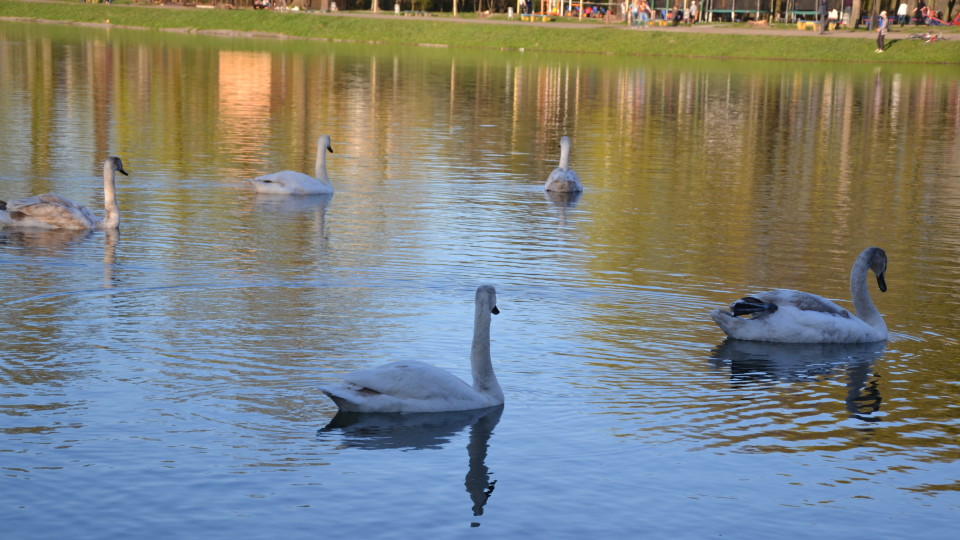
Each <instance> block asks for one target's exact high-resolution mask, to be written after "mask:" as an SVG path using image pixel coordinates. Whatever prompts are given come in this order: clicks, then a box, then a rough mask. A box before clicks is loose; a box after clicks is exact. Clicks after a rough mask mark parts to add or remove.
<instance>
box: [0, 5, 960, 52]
mask: <svg viewBox="0 0 960 540" xmlns="http://www.w3.org/2000/svg"><path fill="white" fill-rule="evenodd" d="M0 17H7V18H25V19H35V20H46V21H60V22H79V23H92V24H103V23H106V22H107V21H109V24H112V25H122V26H131V27H140V28H148V29H175V30H180V31H191V32H224V31H234V32H248V33H253V34H276V35H284V36H290V37H296V38H311V39H330V40H344V41H356V42H374V43H385V44H398V45H419V44H436V45H447V46H451V47H466V48H494V49H497V48H506V49H524V50H528V51H554V52H576V53H593V54H618V55H654V56H682V57H702V58H744V59H783V60H814V61H836V62H850V61H852V62H871V63H879V62H884V63H886V62H908V63H936V64H960V33H952V34H947V36H948V37H949V38H951V39H948V40H946V41H941V42H937V43H931V44H924V43H923V42H921V41H919V40H909V39H897V38H896V36H895V35H891V36H888V39H887V42H888V44H889V47H888V50H887V52H886V53H884V54H883V55H878V54H876V53H874V49H875V48H876V46H875V43H874V40H875V34H874V33H873V32H866V31H860V32H858V33H857V36H858V37H856V38H840V37H839V36H838V37H833V38H823V37H819V36H812V35H803V33H802V31H800V30H795V29H791V30H792V32H796V34H797V35H795V36H794V35H790V33H791V32H790V31H788V32H776V31H773V30H765V29H756V30H753V31H750V32H743V28H742V25H735V26H734V25H728V27H729V29H730V30H731V31H733V30H736V32H737V33H713V32H711V33H701V32H675V31H655V30H644V31H636V30H634V31H631V30H627V29H625V28H624V27H623V26H622V25H602V24H596V23H594V22H590V23H583V24H581V25H577V26H575V27H570V26H569V25H562V26H561V25H551V24H542V25H531V24H529V23H521V22H512V23H509V24H488V23H484V22H480V21H478V22H475V23H472V22H451V21H449V20H447V19H446V18H444V17H431V18H420V17H418V18H410V17H396V18H393V17H387V18H375V17H369V16H363V15H362V14H360V15H358V16H346V15H326V14H312V13H295V12H294V13H275V12H263V11H254V10H250V9H243V10H220V9H216V10H214V9H196V8H165V7H157V6H138V5H116V4H115V5H106V4H84V3H80V2H78V1H76V0H74V1H72V2H70V3H63V2H34V1H24V0H0ZM783 28H789V27H783ZM784 33H786V34H787V35H781V34H784Z"/></svg>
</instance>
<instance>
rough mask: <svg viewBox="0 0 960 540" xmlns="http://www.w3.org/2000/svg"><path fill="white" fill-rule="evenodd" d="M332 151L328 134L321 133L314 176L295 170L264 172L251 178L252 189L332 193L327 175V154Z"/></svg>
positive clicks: (294, 192)
mask: <svg viewBox="0 0 960 540" xmlns="http://www.w3.org/2000/svg"><path fill="white" fill-rule="evenodd" d="M326 152H330V153H331V154H332V153H333V147H332V146H331V145H330V136H329V135H321V136H320V138H319V139H317V161H316V168H315V170H314V176H310V175H308V174H303V173H302V172H297V171H280V172H277V173H273V174H265V175H263V176H258V177H257V178H254V179H253V180H251V182H253V189H254V190H256V191H257V192H258V193H269V194H273V195H329V194H332V193H333V184H332V183H331V182H330V177H329V176H327V154H326Z"/></svg>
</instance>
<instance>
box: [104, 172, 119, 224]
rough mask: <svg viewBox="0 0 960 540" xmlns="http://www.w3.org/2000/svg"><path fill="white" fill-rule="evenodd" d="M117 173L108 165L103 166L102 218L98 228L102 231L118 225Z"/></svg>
mask: <svg viewBox="0 0 960 540" xmlns="http://www.w3.org/2000/svg"><path fill="white" fill-rule="evenodd" d="M116 180H117V171H115V170H114V169H113V167H112V165H111V164H110V163H106V164H104V166H103V210H104V216H103V221H102V222H101V223H100V226H101V227H102V228H104V229H115V228H117V227H118V226H119V225H120V206H119V205H117V183H116Z"/></svg>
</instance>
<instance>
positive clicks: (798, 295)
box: [710, 247, 887, 343]
mask: <svg viewBox="0 0 960 540" xmlns="http://www.w3.org/2000/svg"><path fill="white" fill-rule="evenodd" d="M886 269H887V254H886V253H885V252H884V251H883V250H882V249H880V248H877V247H870V248H867V249H865V250H863V252H861V253H860V256H858V257H857V260H856V261H855V262H854V263H853V269H852V270H850V294H851V295H852V296H853V307H854V309H856V311H857V314H856V315H853V314H852V313H850V312H849V311H847V310H845V309H843V308H842V307H840V306H838V305H837V304H835V303H833V302H831V301H830V300H827V299H826V298H823V297H821V296H817V295H815V294H810V293H805V292H799V291H791V290H786V289H778V290H774V291H769V292H764V293H760V294H755V295H753V296H747V297H744V298H741V299H740V300H737V301H736V302H734V303H733V304H732V305H731V306H730V311H726V310H722V309H719V308H718V309H715V310H713V311H712V312H710V316H711V317H713V320H714V321H716V323H717V325H719V326H720V329H721V330H723V331H724V332H726V334H727V335H728V336H730V337H732V338H734V339H745V340H751V341H776V342H781V343H868V342H874V341H883V340H885V339H887V325H886V324H885V323H884V322H883V316H882V315H880V312H879V311H877V308H876V306H874V305H873V300H871V299H870V292H869V291H868V290H867V270H873V273H874V274H876V276H877V285H878V286H879V287H880V291H886V290H887V284H886V282H885V281H884V277H883V275H884V272H885V271H886ZM747 314H749V315H752V317H751V318H740V317H739V315H747Z"/></svg>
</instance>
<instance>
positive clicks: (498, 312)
mask: <svg viewBox="0 0 960 540" xmlns="http://www.w3.org/2000/svg"><path fill="white" fill-rule="evenodd" d="M490 313H493V314H494V315H499V314H500V310H499V309H497V306H493V309H492V310H490Z"/></svg>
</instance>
